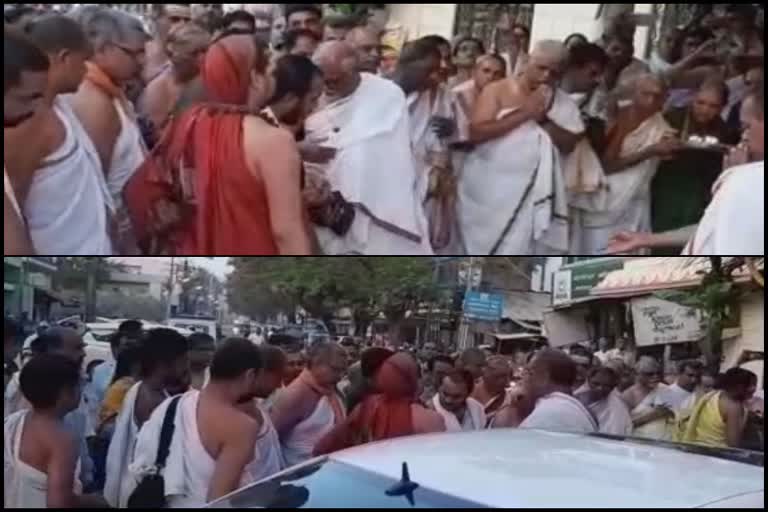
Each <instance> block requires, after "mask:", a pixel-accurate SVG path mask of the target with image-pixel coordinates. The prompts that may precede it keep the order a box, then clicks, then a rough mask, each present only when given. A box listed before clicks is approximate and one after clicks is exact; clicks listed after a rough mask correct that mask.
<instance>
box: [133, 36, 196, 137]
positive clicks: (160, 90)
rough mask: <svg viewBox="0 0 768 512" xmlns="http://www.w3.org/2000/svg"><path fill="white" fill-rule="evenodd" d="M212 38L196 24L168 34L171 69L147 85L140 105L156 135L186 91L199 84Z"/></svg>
mask: <svg viewBox="0 0 768 512" xmlns="http://www.w3.org/2000/svg"><path fill="white" fill-rule="evenodd" d="M210 40H211V35H210V34H209V33H208V32H207V31H206V30H205V29H203V28H201V27H200V26H198V25H196V24H192V23H189V24H184V25H180V26H177V27H175V28H174V29H172V30H171V32H170V34H168V39H167V42H166V50H167V52H168V58H169V60H170V63H171V69H170V72H168V73H162V74H161V75H159V76H158V77H157V78H155V79H154V80H153V81H152V82H150V83H149V84H148V85H147V88H146V90H145V91H144V95H143V96H142V98H141V101H140V106H139V109H140V111H141V113H142V114H143V115H144V116H145V117H146V118H147V119H148V120H149V121H150V122H151V123H152V125H153V126H154V128H155V130H156V134H158V133H159V132H161V131H162V129H163V128H164V127H165V123H166V122H167V121H168V118H169V117H170V115H171V113H172V112H173V109H174V107H176V103H177V102H178V101H179V98H180V96H181V92H182V90H184V88H186V87H189V86H190V85H191V84H193V83H194V82H198V83H199V79H200V62H201V60H202V56H203V54H205V51H206V50H207V49H208V44H209V43H210Z"/></svg>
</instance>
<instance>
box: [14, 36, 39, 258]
mask: <svg viewBox="0 0 768 512" xmlns="http://www.w3.org/2000/svg"><path fill="white" fill-rule="evenodd" d="M3 50H4V52H5V55H6V57H5V59H4V62H3V69H4V75H3V77H4V78H3V128H4V130H6V129H8V128H18V127H19V126H21V125H22V124H24V123H27V122H28V121H29V120H30V119H31V118H33V117H34V116H35V113H36V112H38V111H39V110H42V109H43V108H44V107H45V90H46V83H47V80H48V70H49V62H48V58H47V57H46V55H45V54H44V53H43V52H42V51H40V50H39V49H38V48H37V47H36V46H34V45H33V44H32V43H30V42H29V41H28V40H27V39H26V38H24V37H22V36H21V35H19V34H17V33H15V32H12V31H9V30H8V29H6V30H5V31H4V33H3ZM3 190H4V194H3V213H4V215H3V254H5V255H30V254H34V251H33V248H32V242H31V241H30V240H29V234H28V233H27V230H26V226H25V225H24V216H23V214H22V213H21V208H20V205H19V201H18V197H17V195H16V193H15V192H14V190H13V186H12V184H11V180H10V178H9V176H8V172H7V171H6V170H5V164H4V165H3Z"/></svg>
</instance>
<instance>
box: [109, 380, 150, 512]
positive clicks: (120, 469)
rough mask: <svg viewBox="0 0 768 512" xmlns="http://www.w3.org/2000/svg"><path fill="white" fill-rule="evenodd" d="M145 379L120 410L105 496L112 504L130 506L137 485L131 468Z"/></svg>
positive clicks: (133, 387) (110, 451)
mask: <svg viewBox="0 0 768 512" xmlns="http://www.w3.org/2000/svg"><path fill="white" fill-rule="evenodd" d="M139 388H141V382H137V383H136V384H134V385H133V386H132V387H131V389H129V390H128V393H126V395H125V399H124V400H123V405H122V407H121V409H120V413H119V414H118V415H117V418H116V419H115V431H114V433H113V434H112V440H111V441H110V443H109V450H108V451H107V462H106V481H105V483H104V499H105V500H106V501H107V503H109V506H111V507H112V508H126V507H127V506H128V498H130V497H131V493H132V492H133V490H134V489H135V488H136V484H137V482H136V480H135V479H134V478H133V477H132V476H131V474H130V473H129V471H128V466H129V464H130V463H131V457H132V456H133V448H134V444H135V442H136V436H137V434H138V432H139V427H138V425H136V419H135V408H136V396H137V395H138V393H139Z"/></svg>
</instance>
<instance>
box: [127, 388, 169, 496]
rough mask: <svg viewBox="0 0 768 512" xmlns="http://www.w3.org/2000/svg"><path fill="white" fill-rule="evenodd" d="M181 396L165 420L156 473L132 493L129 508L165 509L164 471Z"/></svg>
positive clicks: (167, 412) (161, 433)
mask: <svg viewBox="0 0 768 512" xmlns="http://www.w3.org/2000/svg"><path fill="white" fill-rule="evenodd" d="M179 400H181V396H177V397H176V398H174V399H173V400H172V401H171V403H170V405H168V410H167V411H166V412H165V418H164V419H163V428H162V430H161V431H160V444H159V446H158V448H157V459H156V461H155V472H154V473H153V474H151V475H147V476H145V477H144V479H143V480H142V481H141V483H139V485H138V486H137V487H136V489H134V491H133V493H131V497H130V498H128V508H137V509H153V508H165V505H166V501H165V478H163V475H162V473H163V469H165V461H166V460H167V459H168V453H169V452H170V448H171V440H172V439H173V431H174V429H175V426H174V425H175V421H176V409H177V408H178V406H179Z"/></svg>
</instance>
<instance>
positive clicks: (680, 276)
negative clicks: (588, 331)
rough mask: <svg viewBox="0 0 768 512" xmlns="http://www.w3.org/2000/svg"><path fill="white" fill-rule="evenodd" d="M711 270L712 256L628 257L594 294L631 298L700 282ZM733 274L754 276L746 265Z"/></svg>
mask: <svg viewBox="0 0 768 512" xmlns="http://www.w3.org/2000/svg"><path fill="white" fill-rule="evenodd" d="M726 261H727V259H726ZM757 267H758V268H759V269H760V270H763V268H764V258H759V259H758V261H757ZM710 269H711V263H710V259H709V258H708V257H700V256H696V257H682V256H678V257H666V258H637V259H628V260H627V261H626V262H625V264H624V268H622V269H620V270H616V271H613V272H611V273H609V274H608V275H606V276H605V278H603V280H602V281H600V283H598V285H597V286H595V287H594V288H592V293H591V295H592V296H593V297H596V298H617V297H632V296H637V295H645V294H649V293H653V292H656V291H659V290H669V289H677V288H691V287H694V286H697V285H699V284H700V283H701V280H702V277H703V276H704V274H706V273H707V272H708V271H709V270H710ZM733 276H734V278H735V280H736V282H749V281H750V280H751V279H752V277H751V275H750V272H749V269H748V268H747V267H746V266H744V267H741V268H739V269H737V270H736V271H735V272H734V273H733Z"/></svg>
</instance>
